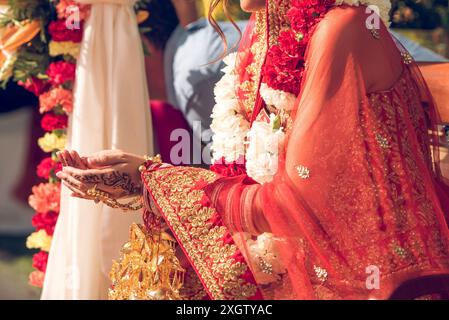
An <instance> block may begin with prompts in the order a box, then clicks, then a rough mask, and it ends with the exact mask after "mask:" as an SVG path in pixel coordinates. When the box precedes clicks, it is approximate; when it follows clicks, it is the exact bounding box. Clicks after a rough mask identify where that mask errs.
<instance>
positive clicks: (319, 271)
mask: <svg viewBox="0 0 449 320" xmlns="http://www.w3.org/2000/svg"><path fill="white" fill-rule="evenodd" d="M313 270H314V271H315V274H316V276H317V278H318V280H320V281H321V282H325V281H326V280H327V277H328V273H327V271H326V269H324V268H321V267H318V266H313Z"/></svg>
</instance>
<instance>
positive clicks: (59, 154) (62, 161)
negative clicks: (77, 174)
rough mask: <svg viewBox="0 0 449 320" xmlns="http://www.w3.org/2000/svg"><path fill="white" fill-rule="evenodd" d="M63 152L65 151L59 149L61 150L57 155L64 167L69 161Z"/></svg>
mask: <svg viewBox="0 0 449 320" xmlns="http://www.w3.org/2000/svg"><path fill="white" fill-rule="evenodd" d="M62 154H63V151H59V152H57V153H56V156H57V157H58V160H59V162H61V163H62V166H63V167H67V166H68V163H67V161H66V160H65V158H64V157H63V155H62Z"/></svg>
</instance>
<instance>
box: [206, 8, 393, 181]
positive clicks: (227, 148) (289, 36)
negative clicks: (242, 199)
mask: <svg viewBox="0 0 449 320" xmlns="http://www.w3.org/2000/svg"><path fill="white" fill-rule="evenodd" d="M339 5H348V6H360V5H366V6H371V5H372V6H376V7H377V8H378V9H379V14H380V17H381V18H382V19H383V21H384V22H385V23H386V24H387V25H389V12H390V9H391V3H390V1H389V0H292V1H291V6H290V8H289V10H288V11H287V20H288V22H289V24H290V26H291V28H290V29H288V30H284V31H281V32H280V34H279V38H278V43H277V44H276V45H273V46H271V47H270V48H269V49H268V52H267V58H266V62H265V65H264V68H263V74H262V83H261V87H260V91H259V92H260V96H261V97H262V99H263V100H264V102H265V104H266V105H267V106H270V107H272V108H271V109H270V110H272V109H273V108H274V110H275V112H274V113H271V114H269V116H268V118H267V117H265V118H263V117H262V119H257V121H254V122H253V124H252V126H251V125H250V122H249V121H248V119H246V118H245V116H244V114H242V113H240V111H239V105H238V101H237V97H236V95H235V88H236V86H237V83H236V75H235V71H234V69H233V67H234V66H235V61H236V54H231V55H229V56H228V57H227V58H226V59H225V60H224V62H225V64H226V67H225V68H224V69H223V72H224V73H225V74H224V76H223V78H222V79H221V80H220V81H219V82H218V83H217V85H216V87H215V101H216V105H215V107H214V109H213V112H212V125H211V129H212V131H213V133H214V135H213V138H212V146H211V150H212V152H213V157H212V159H213V163H214V165H213V166H212V167H211V169H212V170H214V171H216V172H218V173H221V174H223V173H228V174H226V175H228V176H229V173H230V175H231V176H232V175H235V174H236V172H239V173H241V172H242V171H243V172H246V173H247V174H248V176H250V177H251V178H253V179H254V180H255V181H257V182H259V183H266V182H269V181H271V180H272V178H273V176H274V174H275V173H276V172H277V169H278V167H277V166H278V154H279V150H282V145H283V143H284V140H285V127H286V125H287V121H286V119H288V114H289V113H290V112H291V110H292V108H293V107H294V105H295V101H296V98H297V96H298V95H299V92H300V89H301V81H302V78H303V76H304V73H305V53H306V49H307V46H308V44H309V41H310V38H311V36H312V31H313V28H314V27H315V26H316V25H317V24H318V23H319V21H320V20H321V19H322V18H323V17H324V16H325V15H326V13H327V12H328V11H329V10H330V9H331V8H332V7H334V6H339ZM259 118H260V117H259ZM236 165H240V166H242V167H243V168H242V169H240V170H238V171H236V170H229V168H233V167H235V166H236Z"/></svg>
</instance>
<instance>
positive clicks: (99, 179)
mask: <svg viewBox="0 0 449 320" xmlns="http://www.w3.org/2000/svg"><path fill="white" fill-rule="evenodd" d="M74 177H75V179H77V180H79V181H82V182H84V183H90V184H103V185H105V186H107V187H111V188H112V189H121V190H122V191H123V195H125V196H129V195H135V194H139V193H141V192H142V185H141V184H139V183H137V184H136V183H134V181H133V180H132V178H131V176H130V175H129V174H128V173H121V172H119V171H112V172H108V173H102V174H99V175H96V174H87V175H83V176H79V175H76V176H74Z"/></svg>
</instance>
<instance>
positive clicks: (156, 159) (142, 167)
mask: <svg viewBox="0 0 449 320" xmlns="http://www.w3.org/2000/svg"><path fill="white" fill-rule="evenodd" d="M144 158H145V162H144V163H142V164H141V165H140V166H139V171H140V172H144V171H146V170H147V169H148V167H149V166H150V165H152V164H161V163H162V158H161V155H160V154H157V155H155V156H154V157H150V156H147V155H145V156H144Z"/></svg>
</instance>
